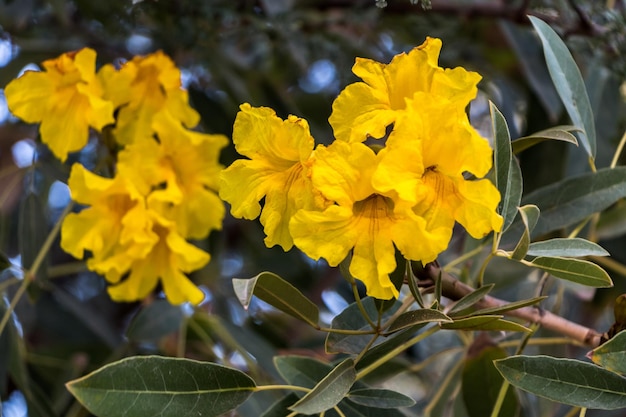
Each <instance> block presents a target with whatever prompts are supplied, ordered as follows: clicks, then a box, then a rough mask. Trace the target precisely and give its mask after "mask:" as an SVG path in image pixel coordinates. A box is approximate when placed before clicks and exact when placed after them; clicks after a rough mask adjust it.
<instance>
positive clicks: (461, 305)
mask: <svg viewBox="0 0 626 417" xmlns="http://www.w3.org/2000/svg"><path fill="white" fill-rule="evenodd" d="M493 287H494V284H488V285H483V286H482V287H480V288H478V289H477V290H474V291H472V292H471V293H469V294H467V295H465V296H464V297H463V298H461V299H460V300H459V301H457V302H456V303H455V304H454V305H453V306H452V308H450V310H449V311H448V314H449V315H451V316H454V313H458V312H461V311H463V310H465V309H466V308H468V307H471V306H473V305H474V304H476V303H477V302H479V301H480V300H482V299H483V298H484V297H485V295H487V294H489V292H491V290H492V289H493Z"/></svg>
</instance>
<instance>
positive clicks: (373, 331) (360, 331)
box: [317, 327, 378, 336]
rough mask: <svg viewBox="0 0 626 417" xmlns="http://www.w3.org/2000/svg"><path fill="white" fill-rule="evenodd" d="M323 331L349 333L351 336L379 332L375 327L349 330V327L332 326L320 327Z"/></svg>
mask: <svg viewBox="0 0 626 417" xmlns="http://www.w3.org/2000/svg"><path fill="white" fill-rule="evenodd" d="M317 330H320V331H322V332H326V333H338V334H348V335H351V336H365V335H368V334H376V333H378V332H377V331H376V330H375V329H372V330H349V329H333V328H331V327H320V328H319V329H317Z"/></svg>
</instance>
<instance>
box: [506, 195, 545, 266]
mask: <svg viewBox="0 0 626 417" xmlns="http://www.w3.org/2000/svg"><path fill="white" fill-rule="evenodd" d="M519 214H520V218H521V219H522V223H524V233H523V234H522V237H521V239H520V240H519V242H517V246H515V249H514V250H513V253H512V254H511V259H516V260H520V259H522V258H524V256H526V254H527V253H528V248H529V246H530V233H531V232H532V230H533V229H534V228H535V225H537V221H538V220H539V209H538V208H537V206H534V205H532V204H528V205H525V206H523V207H520V208H519Z"/></svg>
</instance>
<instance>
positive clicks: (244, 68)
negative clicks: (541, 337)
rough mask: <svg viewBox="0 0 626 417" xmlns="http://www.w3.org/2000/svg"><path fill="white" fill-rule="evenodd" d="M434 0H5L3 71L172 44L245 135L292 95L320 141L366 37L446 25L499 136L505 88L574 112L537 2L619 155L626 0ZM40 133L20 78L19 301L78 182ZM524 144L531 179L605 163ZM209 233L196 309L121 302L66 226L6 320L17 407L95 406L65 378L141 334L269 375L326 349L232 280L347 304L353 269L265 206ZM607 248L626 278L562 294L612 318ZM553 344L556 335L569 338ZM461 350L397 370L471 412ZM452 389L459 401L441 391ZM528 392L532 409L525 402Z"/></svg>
mask: <svg viewBox="0 0 626 417" xmlns="http://www.w3.org/2000/svg"><path fill="white" fill-rule="evenodd" d="M385 3H386V7H383V6H384V5H385ZM414 3H419V2H417V1H413V0H388V1H387V2H384V1H382V2H381V1H374V0H209V1H201V0H177V1H171V0H158V1H157V0H144V1H141V0H134V1H131V0H108V1H92V0H49V1H44V0H0V87H3V86H4V85H6V84H7V83H8V82H9V81H10V80H12V79H13V78H15V77H17V76H18V74H19V73H20V71H22V70H23V69H24V68H27V67H29V66H32V65H33V64H39V63H40V62H41V61H43V60H45V59H48V58H53V57H56V56H58V55H59V54H61V53H63V52H66V51H69V50H75V49H79V48H81V47H83V46H90V47H92V48H94V49H95V50H96V51H97V52H98V62H99V64H100V65H101V64H104V63H108V62H118V63H119V62H122V61H123V60H125V59H129V58H131V57H132V56H133V55H136V54H146V53H149V52H153V51H155V50H159V49H161V50H163V51H164V52H165V53H167V54H168V55H170V56H171V57H172V58H173V59H174V61H175V62H176V64H177V65H178V66H179V67H180V68H181V69H182V72H183V82H184V85H185V86H186V87H187V88H188V89H189V91H190V98H191V101H192V106H193V107H194V108H196V109H197V110H198V111H199V112H200V114H201V115H202V128H203V130H204V131H206V132H210V133H223V134H226V135H229V136H230V134H231V130H232V123H233V121H234V119H235V115H236V112H237V111H238V106H239V104H241V103H243V102H249V103H251V104H252V105H253V106H268V107H272V108H274V109H275V110H276V111H277V113H278V114H279V115H280V116H282V117H286V116H287V115H288V114H295V115H298V116H300V117H304V118H306V119H307V120H308V121H309V123H310V125H311V130H312V134H313V136H314V137H315V138H316V140H317V142H319V143H329V142H330V141H331V140H332V131H331V129H330V126H329V125H328V123H327V119H328V116H329V115H330V112H331V104H332V101H333V99H334V98H335V97H336V96H337V94H338V93H339V91H341V89H342V88H343V87H344V86H346V85H347V84H348V83H351V82H354V81H356V77H355V76H354V75H353V74H352V73H351V70H350V69H351V66H352V65H353V63H354V59H355V57H357V56H359V57H368V58H373V59H376V60H379V61H382V62H388V61H389V60H390V59H391V57H392V56H393V55H394V54H397V53H399V52H402V51H408V50H410V49H411V48H413V47H414V46H417V45H419V44H421V43H422V42H423V41H424V39H425V37H426V36H432V37H439V38H441V39H442V40H443V44H444V46H443V51H442V54H441V58H440V64H441V66H443V67H455V66H464V67H466V68H468V69H471V70H475V71H477V72H479V73H480V74H482V76H483V81H482V82H481V84H480V85H479V88H480V92H479V97H478V99H477V100H476V101H475V102H474V103H473V104H472V108H471V113H470V114H471V118H472V121H473V123H474V125H475V126H476V127H478V128H479V129H480V130H481V132H482V133H483V134H484V135H485V136H487V137H489V136H490V135H491V133H490V132H489V126H490V120H489V111H488V104H487V103H488V100H491V101H493V102H494V103H495V104H496V105H497V106H498V107H499V108H500V109H501V111H502V112H503V114H504V115H505V117H506V119H507V121H508V124H509V128H510V130H511V134H512V137H513V138H516V137H520V136H523V135H526V134H529V133H532V132H536V131H539V130H542V129H545V128H548V127H550V126H554V125H559V124H568V123H569V121H568V119H567V116H566V114H564V111H563V108H562V104H561V103H560V100H559V98H558V96H557V94H556V92H555V90H554V87H553V86H552V83H551V80H550V77H549V75H548V72H547V69H546V66H545V63H544V59H543V53H542V49H541V45H540V43H539V40H538V38H537V37H536V35H535V34H534V32H533V31H532V30H531V28H530V25H529V22H528V20H527V18H526V16H527V15H534V16H537V17H540V18H541V19H543V20H544V21H546V22H548V23H550V24H551V25H552V27H553V28H554V29H555V30H557V31H558V32H559V34H560V35H561V36H562V37H563V38H564V39H565V40H566V42H567V44H568V46H569V47H570V50H571V51H572V52H573V54H574V57H575V59H576V60H577V63H578V64H579V66H580V68H581V71H582V73H583V77H584V79H585V82H586V85H587V88H588V91H589V95H590V99H591V104H592V107H593V109H594V113H595V115H596V126H597V136H598V158H597V162H596V165H597V166H598V167H599V168H600V167H606V166H608V165H609V164H610V162H611V158H612V156H613V153H614V152H615V148H616V146H617V144H618V142H619V140H620V137H621V135H622V132H624V129H625V128H626V111H625V109H626V104H625V97H626V83H625V80H626V2H624V1H623V0H589V1H581V0H482V1H469V0H432V2H431V3H432V4H431V8H430V9H429V8H428V7H427V6H428V5H427V4H425V3H421V4H414ZM0 91H1V90H0ZM36 135H37V130H36V126H28V125H24V124H21V123H19V122H17V121H16V120H15V119H13V118H12V117H11V116H10V115H9V114H8V111H7V109H6V105H5V104H4V98H3V96H2V94H1V93H0V226H1V228H0V247H1V252H2V260H1V261H2V263H3V265H2V267H3V269H4V271H3V272H2V274H1V275H0V313H4V311H5V310H6V309H7V308H8V304H9V301H10V300H11V299H12V298H13V295H14V292H15V288H16V285H14V284H15V283H16V282H18V280H19V279H20V278H21V276H22V273H23V269H22V268H28V267H29V266H30V265H31V264H32V262H33V260H34V258H35V256H36V254H37V252H38V251H39V249H40V248H41V246H42V244H43V242H44V241H45V239H46V236H47V235H48V233H49V231H50V228H51V227H52V225H53V224H54V223H55V222H56V220H57V219H58V216H59V214H60V213H61V211H62V209H63V208H64V206H65V205H66V204H67V203H68V201H69V195H68V191H67V188H66V187H65V184H64V183H65V181H66V180H67V176H68V174H69V166H70V165H71V164H66V165H61V164H60V163H59V162H56V161H55V159H54V158H53V157H52V156H51V155H50V154H49V152H48V151H47V150H46V149H45V148H44V147H43V146H42V145H41V144H37V142H36ZM98 156H99V154H98V149H97V148H96V147H94V146H91V147H88V148H87V149H86V150H85V151H83V152H82V153H81V154H80V155H78V156H75V158H74V161H75V160H85V159H90V158H91V159H93V158H97V157H98ZM235 158H236V153H235V151H234V148H233V147H232V146H231V147H229V148H228V149H226V150H225V151H224V152H223V155H222V162H223V163H224V164H225V165H228V164H230V162H232V161H233V160H234V159H235ZM519 158H520V163H521V166H522V172H523V174H524V190H525V192H528V191H531V190H533V189H536V188H538V187H541V186H543V185H546V184H550V183H552V182H555V181H558V180H559V179H562V178H564V177H566V176H570V175H573V174H576V173H580V172H583V171H585V170H588V169H589V167H588V164H587V163H586V160H585V158H586V157H585V154H584V152H583V151H582V150H580V149H577V148H575V147H573V146H572V145H570V144H566V143H562V142H556V141H549V142H545V143H542V144H540V145H538V146H535V147H533V148H531V149H528V150H525V151H523V152H522V153H521V154H520V155H519ZM622 160H623V158H622ZM70 162H71V161H70ZM625 207H626V203H625V202H623V201H622V202H619V203H618V204H616V205H615V207H613V208H612V209H610V210H609V212H608V214H607V215H605V216H604V218H603V219H602V221H601V222H600V226H599V227H598V229H597V230H595V231H590V233H592V237H595V238H596V239H597V240H599V241H600V243H601V244H602V245H603V246H604V247H606V248H607V249H608V250H609V252H610V253H611V254H612V259H613V260H614V261H616V262H619V263H621V264H626V237H625V235H624V234H625V232H626V209H625ZM611 215H612V216H611ZM198 244H199V245H201V246H203V247H205V248H208V250H209V251H210V252H211V254H212V261H211V263H210V264H209V265H208V266H207V267H206V268H205V269H204V270H202V271H200V272H198V273H196V274H195V275H194V279H195V280H196V282H197V283H199V284H202V285H203V288H204V289H205V291H206V293H207V300H206V301H205V303H203V304H202V305H201V306H200V307H199V308H198V309H195V310H194V309H191V308H186V307H183V308H180V307H172V306H169V305H168V304H167V303H166V302H164V301H162V300H160V298H162V297H161V295H160V294H155V295H154V298H153V299H151V300H146V301H145V302H144V303H142V304H141V305H139V304H114V303H113V302H111V301H110V299H109V298H108V295H107V294H106V291H105V283H104V280H103V279H101V278H100V277H98V276H96V275H94V274H93V273H91V272H88V271H86V269H85V268H84V266H83V264H82V263H81V262H76V261H75V260H73V259H72V258H71V257H70V256H69V255H67V254H64V253H63V252H62V251H61V250H60V249H59V248H58V244H57V245H55V246H53V249H52V251H51V252H50V253H49V256H48V258H47V260H46V265H47V267H46V268H43V269H42V270H41V272H40V274H39V275H38V277H37V280H36V281H35V282H34V284H32V285H31V286H30V287H29V290H28V294H27V297H22V300H21V301H20V303H19V304H18V306H17V309H16V314H13V315H12V318H11V322H10V325H9V326H8V327H7V329H5V331H4V332H3V333H2V335H0V396H1V398H2V401H3V411H4V412H5V415H7V416H13V415H23V414H19V412H20V410H21V412H23V410H24V407H26V406H27V407H28V410H29V411H28V415H31V416H60V415H86V412H84V411H83V410H82V409H81V408H80V406H79V405H78V404H77V403H75V402H74V401H73V399H72V397H71V396H70V395H69V393H68V392H67V391H66V390H65V388H64V386H63V384H64V382H66V381H67V380H69V379H71V378H75V377H78V376H80V375H82V374H84V373H86V372H88V371H90V370H93V369H96V368H98V367H100V366H102V365H103V364H105V363H108V362H111V361H112V360H115V359H119V358H121V357H124V356H128V355H131V354H142V353H160V354H166V355H182V354H185V355H186V356H188V357H192V358H198V359H203V360H212V361H218V362H220V363H225V364H229V365H234V366H237V367H240V368H244V369H246V370H247V371H248V372H250V374H251V375H253V376H254V378H255V380H256V381H257V382H259V381H270V380H272V379H273V378H276V377H277V375H276V371H275V370H274V368H273V366H272V357H273V356H274V355H276V354H277V353H279V352H282V353H284V352H292V353H297V352H307V354H309V355H310V354H314V355H319V356H320V357H323V356H324V352H323V348H322V346H323V339H322V336H323V335H321V334H318V333H314V332H312V331H311V330H310V329H309V328H303V327H301V326H299V325H298V323H295V322H294V321H293V320H292V319H289V318H286V317H285V316H284V315H282V314H278V313H276V312H275V311H273V310H272V309H270V308H267V306H265V305H263V303H261V302H258V303H255V304H253V305H252V306H251V308H250V310H249V311H244V310H243V309H242V308H241V306H240V304H239V302H238V301H237V300H236V299H235V297H234V293H233V291H232V285H231V281H230V280H231V278H233V277H242V278H247V277H251V276H254V275H256V274H258V273H259V272H261V271H265V270H268V271H272V272H275V273H277V274H279V275H281V276H282V277H284V278H286V279H288V280H289V281H291V282H292V283H294V284H295V285H296V286H297V287H298V288H300V289H302V290H303V291H305V292H306V294H307V295H308V296H309V297H311V299H313V300H314V301H315V302H316V303H318V304H319V305H320V306H323V308H324V310H323V311H325V314H326V316H325V320H328V319H329V318H331V317H332V316H333V315H335V314H337V313H338V312H340V311H341V310H342V309H343V308H344V307H345V306H346V305H347V304H349V303H350V302H351V294H350V289H349V287H348V286H347V285H346V284H345V283H344V281H343V279H342V278H341V277H340V274H339V273H338V271H336V270H330V269H328V268H326V267H325V266H324V264H323V263H314V262H311V261H309V260H307V259H306V258H305V257H304V256H302V255H301V254H300V253H298V252H297V251H296V250H293V251H291V252H290V253H283V251H282V250H281V249H280V248H272V249H267V248H265V247H264V246H263V234H262V230H261V228H260V225H259V224H258V222H246V221H240V220H235V219H232V218H230V217H228V216H227V218H226V219H225V223H224V229H223V231H221V232H218V233H214V234H213V235H212V236H211V237H210V239H208V240H207V241H206V242H198ZM471 245H472V242H471V241H469V240H468V239H467V237H465V236H460V235H458V236H457V237H456V240H455V241H453V244H452V245H451V247H450V249H449V250H448V252H446V253H445V254H443V255H442V260H443V262H444V263H445V261H446V260H450V259H453V258H454V256H455V255H456V254H458V252H459V251H461V250H466V249H467V248H468V247H471ZM477 264H478V262H477ZM604 266H605V267H606V268H607V269H608V270H609V272H610V273H611V275H612V277H613V280H614V282H615V283H616V288H614V289H612V290H606V291H601V292H600V291H599V292H595V291H591V292H589V291H586V290H585V291H583V290H581V289H580V288H579V287H567V288H565V289H563V287H557V286H555V287H554V288H553V289H551V291H552V292H553V293H556V294H563V293H564V292H565V293H567V294H569V297H561V298H559V297H556V300H557V301H556V302H555V305H554V306H551V307H553V308H554V309H560V310H559V311H560V312H561V314H563V315H566V316H567V317H570V318H572V319H573V320H575V321H579V322H582V323H583V324H585V325H589V326H592V327H596V328H597V329H598V330H600V331H605V330H606V327H608V325H610V320H611V317H610V314H611V303H612V300H613V299H614V298H615V296H616V295H617V294H620V293H624V292H626V280H625V278H626V276H625V275H624V274H625V273H624V269H623V268H622V269H620V267H619V265H616V266H615V267H614V268H611V265H604ZM460 272H461V276H464V277H471V276H472V274H474V273H475V271H472V268H471V263H468V265H466V266H463V267H462V268H461V270H460ZM489 272H490V274H489V279H488V281H491V282H498V283H499V284H501V285H500V286H499V287H498V288H499V289H498V291H499V292H496V293H495V294H496V295H500V296H502V297H503V298H508V299H510V300H515V299H521V297H522V295H520V294H522V293H525V294H526V295H528V294H531V295H532V291H533V289H532V285H533V282H532V281H528V280H522V279H521V277H524V276H526V274H527V271H526V270H524V271H520V270H517V269H516V268H514V267H512V266H511V265H510V264H507V263H504V262H502V263H500V262H494V263H493V265H492V267H491V268H490V271H489ZM1 315H2V314H0V316H1ZM446 334H448V333H446ZM454 338H455V336H454V335H453V334H449V335H448V336H441V337H437V338H432V339H433V341H432V342H430V339H429V342H428V343H425V344H420V345H419V346H418V347H417V348H416V349H414V351H412V352H410V355H411V356H412V359H411V358H409V360H414V361H416V360H417V359H418V358H426V357H428V356H429V355H430V354H431V353H433V352H437V351H438V350H441V349H442V347H446V348H449V347H450V346H452V347H454V346H460V343H459V341H458V340H457V341H455V340H454ZM552 349H553V350H552V351H551V353H554V349H556V348H552ZM558 349H561V348H558ZM563 349H564V348H563ZM570 354H572V353H571V352H570ZM455 360H458V356H454V355H452V356H451V357H450V361H439V362H438V363H436V364H433V365H431V366H430V367H429V368H428V369H427V371H428V372H427V373H426V374H425V375H428V378H426V377H424V376H423V375H422V376H417V374H415V375H414V374H407V375H406V376H404V377H402V378H400V379H399V380H398V379H396V380H394V381H396V382H395V383H396V384H398V387H395V388H397V389H400V385H402V384H404V382H410V384H404V385H405V387H404V388H403V389H404V391H406V389H407V388H406V386H410V387H412V388H410V390H411V391H413V392H412V394H413V395H416V396H417V397H418V398H423V400H422V401H419V402H418V404H417V406H416V407H415V409H416V410H421V409H423V408H424V407H431V408H430V409H429V411H432V412H433V415H443V414H437V413H436V411H437V410H439V408H437V407H443V405H441V404H444V403H445V402H446V401H445V400H450V401H452V403H453V407H452V408H451V409H452V410H453V411H454V415H463V414H462V413H463V411H462V407H461V406H460V405H459V404H460V403H459V400H458V398H459V397H460V395H457V396H454V395H445V394H446V392H441V391H439V390H438V388H437V386H438V385H439V382H437V383H433V382H432V381H442V380H443V377H444V376H445V375H446V373H447V369H448V367H449V366H450V363H451V362H454V361H455ZM411 363H412V362H410V361H407V360H406V359H398V362H397V363H395V365H394V364H391V365H390V366H389V367H387V368H386V369H385V370H386V372H389V373H395V372H396V371H397V370H400V369H404V370H406V369H407V368H408V367H410V366H412V365H411ZM394 366H395V368H394ZM454 369H456V371H455V372H457V373H458V369H457V368H454ZM379 377H380V378H383V377H384V375H379ZM429 379H430V382H429ZM456 379H459V375H456ZM398 381H400V382H398ZM451 386H454V385H451ZM447 389H451V388H449V387H448V388H447ZM453 392H454V391H451V393H453ZM435 394H437V395H439V396H440V397H441V398H440V402H441V404H439V403H437V402H434V400H433V401H431V399H432V398H434V397H433V396H434V395H435ZM470 394H471V393H470ZM455 398H457V399H455ZM273 399H274V398H273V397H272V396H271V394H261V393H258V394H255V395H254V396H253V398H252V400H250V401H248V402H246V403H245V404H244V406H243V407H242V408H240V410H239V413H241V414H242V415H260V414H261V412H260V410H264V409H266V408H267V404H268V403H271V401H273ZM435 399H436V398H435ZM527 401H536V400H528V399H527ZM543 407H544V408H547V409H545V410H544V409H541V407H540V409H541V412H542V413H548V414H545V415H559V413H560V414H563V413H565V411H564V410H565V408H564V407H560V408H559V406H557V405H555V404H549V405H544V406H543ZM550 407H551V408H550ZM522 408H523V409H525V410H526V409H530V407H528V404H526V405H524V403H523V404H522ZM16 410H17V411H16ZM442 410H443V409H442ZM559 410H560V411H559ZM10 413H17V414H10ZM605 413H606V412H605ZM590 414H592V413H590ZM528 415H533V414H528ZM603 415H608V414H603Z"/></svg>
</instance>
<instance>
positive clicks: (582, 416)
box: [579, 407, 587, 417]
mask: <svg viewBox="0 0 626 417" xmlns="http://www.w3.org/2000/svg"><path fill="white" fill-rule="evenodd" d="M586 414H587V408H585V407H582V408H581V409H580V414H579V416H580V417H585V415H586Z"/></svg>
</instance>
